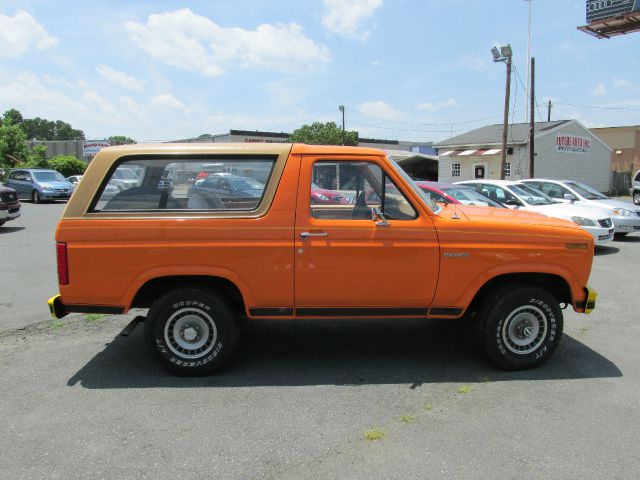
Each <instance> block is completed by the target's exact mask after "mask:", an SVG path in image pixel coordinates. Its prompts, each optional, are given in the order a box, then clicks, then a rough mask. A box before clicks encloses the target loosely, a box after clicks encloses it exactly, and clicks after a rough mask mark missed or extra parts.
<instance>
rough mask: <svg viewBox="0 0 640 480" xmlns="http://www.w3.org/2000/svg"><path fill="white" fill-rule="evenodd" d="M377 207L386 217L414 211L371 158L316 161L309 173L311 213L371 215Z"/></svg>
mask: <svg viewBox="0 0 640 480" xmlns="http://www.w3.org/2000/svg"><path fill="white" fill-rule="evenodd" d="M372 207H377V208H379V209H380V210H381V211H382V213H384V214H385V216H386V217H387V218H388V219H395V220H409V219H413V218H416V217H417V213H416V211H415V209H414V208H413V206H412V205H411V204H410V203H409V201H408V200H407V198H406V197H405V196H404V195H403V194H402V192H401V191H400V190H399V189H398V188H397V187H396V185H395V184H394V183H393V182H392V181H391V179H390V178H389V177H388V176H387V175H386V174H385V173H384V171H383V170H382V169H381V168H380V167H379V166H378V165H376V164H375V163H372V162H358V161H353V162H347V161H345V162H335V161H319V162H316V163H315V164H314V165H313V170H312V176H311V215H312V216H313V217H315V218H323V219H335V220H338V219H354V220H362V219H371V208H372Z"/></svg>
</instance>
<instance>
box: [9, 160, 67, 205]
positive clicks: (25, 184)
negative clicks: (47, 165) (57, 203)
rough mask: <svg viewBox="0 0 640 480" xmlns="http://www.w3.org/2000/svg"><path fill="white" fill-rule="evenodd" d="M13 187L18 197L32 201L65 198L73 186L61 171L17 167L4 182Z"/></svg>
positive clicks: (38, 201)
mask: <svg viewBox="0 0 640 480" xmlns="http://www.w3.org/2000/svg"><path fill="white" fill-rule="evenodd" d="M5 185H6V186H7V187H10V188H13V189H14V190H15V191H16V193H17V194H18V198H26V199H29V200H31V201H33V203H40V202H42V201H45V200H58V199H63V200H66V199H68V198H69V197H71V194H72V193H73V190H74V186H73V184H72V183H71V182H69V180H67V179H66V178H64V177H63V176H62V174H61V173H59V172H56V171H55V170H45V169H39V168H18V169H15V170H12V171H11V173H10V174H9V177H8V178H7V181H6V182H5Z"/></svg>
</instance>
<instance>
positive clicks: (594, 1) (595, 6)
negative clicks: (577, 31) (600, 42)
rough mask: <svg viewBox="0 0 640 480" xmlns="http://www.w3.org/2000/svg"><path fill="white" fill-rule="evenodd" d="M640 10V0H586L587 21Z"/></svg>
mask: <svg viewBox="0 0 640 480" xmlns="http://www.w3.org/2000/svg"><path fill="white" fill-rule="evenodd" d="M637 11H640V0H587V23H591V22H594V21H596V20H602V19H603V18H610V17H615V16H617V15H622V14H625V13H631V12H637Z"/></svg>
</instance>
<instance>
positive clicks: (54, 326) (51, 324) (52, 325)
mask: <svg viewBox="0 0 640 480" xmlns="http://www.w3.org/2000/svg"><path fill="white" fill-rule="evenodd" d="M67 325H69V324H68V323H67V322H63V321H62V320H52V321H51V322H49V328H52V329H54V330H59V329H61V328H64V327H66V326H67Z"/></svg>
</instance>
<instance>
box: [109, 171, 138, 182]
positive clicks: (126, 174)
mask: <svg viewBox="0 0 640 480" xmlns="http://www.w3.org/2000/svg"><path fill="white" fill-rule="evenodd" d="M114 177H115V178H120V179H123V180H137V179H138V177H137V176H136V174H135V173H134V172H133V170H130V169H128V168H126V169H125V168H118V169H117V170H116V172H115V174H114Z"/></svg>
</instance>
